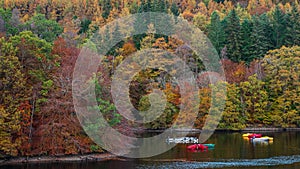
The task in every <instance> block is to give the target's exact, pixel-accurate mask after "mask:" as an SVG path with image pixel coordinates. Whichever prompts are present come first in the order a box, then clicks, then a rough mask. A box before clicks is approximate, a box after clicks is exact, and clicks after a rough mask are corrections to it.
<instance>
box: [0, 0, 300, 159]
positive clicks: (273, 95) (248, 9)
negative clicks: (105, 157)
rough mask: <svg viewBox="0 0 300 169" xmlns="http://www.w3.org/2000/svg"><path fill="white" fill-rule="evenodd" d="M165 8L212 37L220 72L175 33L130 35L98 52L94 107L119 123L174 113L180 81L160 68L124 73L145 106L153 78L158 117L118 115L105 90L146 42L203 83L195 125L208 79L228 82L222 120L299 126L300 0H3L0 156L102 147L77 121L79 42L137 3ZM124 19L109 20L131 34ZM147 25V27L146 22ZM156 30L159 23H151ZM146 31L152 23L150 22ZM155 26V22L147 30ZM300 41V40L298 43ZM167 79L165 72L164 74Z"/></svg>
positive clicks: (208, 95)
mask: <svg viewBox="0 0 300 169" xmlns="http://www.w3.org/2000/svg"><path fill="white" fill-rule="evenodd" d="M142 12H164V13H168V14H171V15H174V16H175V17H181V18H184V19H186V20H187V21H188V22H190V23H192V24H194V25H195V26H196V27H198V28H199V29H200V30H202V31H203V33H204V34H205V35H206V36H207V37H208V38H209V39H210V41H211V43H212V44H213V46H214V47H215V49H216V52H217V53H218V55H219V57H220V58H221V59H220V63H221V64H222V66H223V68H224V73H225V77H226V80H224V81H223V82H220V83H212V84H211V83H210V78H209V76H215V77H217V76H218V73H216V72H211V71H207V70H206V68H205V66H204V64H203V63H202V61H201V60H199V59H197V58H198V57H197V56H196V54H195V52H194V51H193V50H191V49H190V48H189V46H188V45H186V44H184V43H183V42H182V41H181V40H180V39H175V38H172V37H169V36H166V35H160V34H154V33H145V34H141V35H137V36H133V37H128V38H127V39H124V40H123V41H121V42H120V43H118V44H117V45H116V46H115V47H114V48H113V49H111V50H110V51H109V52H108V53H107V55H106V56H105V59H103V61H102V63H101V65H99V70H98V72H97V76H96V77H95V79H93V80H92V82H93V83H95V84H96V85H95V87H96V95H97V102H98V105H99V106H98V108H99V109H100V110H101V112H102V113H103V116H104V117H105V118H106V120H107V121H108V122H109V124H110V125H111V126H112V127H114V128H115V129H118V130H119V131H121V132H122V133H127V134H128V135H134V130H133V128H134V129H136V128H138V129H141V130H146V129H153V130H156V129H165V128H169V127H170V126H171V125H172V122H173V121H174V119H176V118H177V115H178V112H179V109H180V103H181V101H182V100H183V99H184V98H181V95H180V88H179V87H178V85H176V84H175V83H174V82H173V81H172V79H171V78H170V77H169V75H168V74H166V73H165V72H164V71H163V70H160V69H146V70H144V71H142V72H140V73H139V74H138V75H137V76H136V77H135V78H134V80H133V81H132V82H131V83H130V89H129V91H130V99H131V103H132V105H133V106H134V107H135V108H136V109H138V110H147V109H148V108H149V106H151V105H150V103H149V98H148V94H149V93H151V92H152V91H151V89H149V88H148V87H149V86H152V87H153V86H154V87H155V88H159V89H160V90H162V91H163V92H164V94H165V95H166V98H167V101H168V102H167V104H166V107H165V110H164V113H163V114H162V115H161V116H160V117H159V118H157V119H156V120H154V121H152V122H149V123H145V124H143V125H141V124H135V123H132V122H129V121H127V120H126V119H125V118H124V117H122V116H121V115H120V114H119V112H118V111H117V109H116V107H115V106H114V102H113V101H112V96H111V93H110V89H111V83H112V75H113V74H114V71H115V70H114V69H115V68H116V67H117V66H118V65H120V63H122V61H123V60H124V59H125V58H126V57H127V56H129V55H131V54H132V53H135V52H137V51H139V50H141V49H145V48H155V49H162V50H167V51H169V52H172V53H175V54H176V55H177V56H179V57H180V58H181V59H182V60H184V61H185V62H186V64H187V65H188V66H189V68H190V69H191V70H192V72H193V74H194V76H195V77H196V81H197V85H198V86H199V91H198V93H199V99H200V103H199V112H198V115H197V118H196V119H190V120H194V128H196V129H201V128H202V127H203V125H204V123H205V120H206V118H207V115H208V110H209V109H210V106H211V102H212V99H215V98H214V97H212V89H214V88H216V87H218V86H220V85H221V86H222V85H223V86H226V89H227V92H226V102H225V105H226V106H225V108H224V110H222V109H221V108H220V109H218V107H216V108H215V109H214V110H213V111H223V112H222V120H221V121H220V123H219V125H218V128H219V129H226V130H242V129H245V128H251V127H257V128H259V127H266V128H271V127H274V128H297V127H300V111H299V110H300V79H299V78H300V4H299V3H298V1H297V0H285V1H280V2H279V1H278V0H232V1H231V0H225V1H223V0H0V79H1V80H0V95H1V97H0V137H1V139H0V158H2V157H12V156H40V155H69V154H86V153H93V152H103V150H102V149H101V147H99V146H98V145H97V144H95V143H94V142H93V141H92V140H91V139H90V138H89V137H88V136H87V135H86V133H85V132H84V130H83V129H82V127H81V125H80V123H79V121H78V119H77V116H76V112H75V110H74V106H73V98H72V78H73V77H72V76H73V69H74V66H75V63H76V60H77V57H78V55H79V53H80V50H81V48H82V47H83V46H84V44H85V43H87V42H89V38H91V36H92V35H93V34H94V33H95V32H97V31H99V28H101V27H103V26H104V25H106V24H107V23H110V22H112V21H113V20H115V19H117V18H120V17H123V16H127V15H130V14H135V13H142ZM122 28H123V27H122V25H118V26H116V27H115V28H114V29H112V30H105V31H107V32H109V33H110V34H111V36H110V37H107V39H106V40H109V39H110V38H113V37H112V36H114V35H115V34H116V33H119V34H128V31H131V30H126V29H122ZM148 28H149V30H151V29H153V27H152V26H151V24H149V25H148ZM154 31H155V30H154ZM149 32H150V31H149ZM152 32H153V30H152ZM298 45H299V46H298ZM161 79H164V80H161Z"/></svg>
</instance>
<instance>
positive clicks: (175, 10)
mask: <svg viewBox="0 0 300 169" xmlns="http://www.w3.org/2000/svg"><path fill="white" fill-rule="evenodd" d="M171 12H172V14H173V15H175V16H179V14H180V12H179V8H178V6H177V5H176V3H174V2H173V3H172V5H171Z"/></svg>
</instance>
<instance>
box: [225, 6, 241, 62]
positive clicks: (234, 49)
mask: <svg viewBox="0 0 300 169" xmlns="http://www.w3.org/2000/svg"><path fill="white" fill-rule="evenodd" d="M225 32H226V35H227V38H226V47H227V54H228V58H229V59H231V60H232V61H234V62H239V61H241V58H242V39H241V26H240V19H239V17H238V16H237V14H236V12H235V9H233V10H232V11H231V12H230V13H229V15H228V16H227V18H226V27H225Z"/></svg>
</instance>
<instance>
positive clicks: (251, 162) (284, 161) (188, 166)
mask: <svg viewBox="0 0 300 169" xmlns="http://www.w3.org/2000/svg"><path fill="white" fill-rule="evenodd" d="M294 163H300V155H293V156H279V157H271V158H264V159H230V160H228V159H226V160H220V161H215V162H194V161H192V162H167V163H160V164H158V163H156V164H149V165H146V164H143V165H140V166H139V167H138V168H139V169H149V168H167V169H173V168H174V169H175V168H176V169H178V168H185V169H194V168H224V167H264V166H279V165H290V164H294Z"/></svg>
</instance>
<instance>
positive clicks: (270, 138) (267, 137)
mask: <svg viewBox="0 0 300 169" xmlns="http://www.w3.org/2000/svg"><path fill="white" fill-rule="evenodd" d="M261 138H265V139H269V141H273V140H274V138H273V137H269V136H263V137H261Z"/></svg>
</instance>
